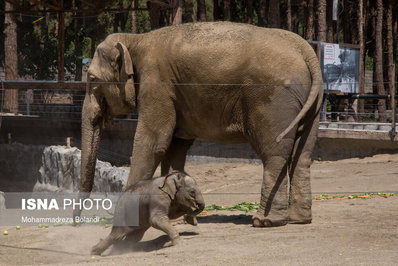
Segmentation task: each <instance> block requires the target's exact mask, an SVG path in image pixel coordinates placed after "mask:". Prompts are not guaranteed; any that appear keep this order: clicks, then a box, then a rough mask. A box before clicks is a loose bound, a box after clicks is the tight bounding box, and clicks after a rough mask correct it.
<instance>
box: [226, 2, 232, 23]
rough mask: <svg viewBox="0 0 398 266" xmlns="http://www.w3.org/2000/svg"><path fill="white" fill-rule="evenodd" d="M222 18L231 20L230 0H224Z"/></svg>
mask: <svg viewBox="0 0 398 266" xmlns="http://www.w3.org/2000/svg"><path fill="white" fill-rule="evenodd" d="M224 20H225V21H231V3H230V0H224Z"/></svg>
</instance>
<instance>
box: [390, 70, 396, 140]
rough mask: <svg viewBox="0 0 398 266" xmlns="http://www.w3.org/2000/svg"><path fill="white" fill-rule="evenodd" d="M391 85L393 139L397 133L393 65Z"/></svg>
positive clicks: (391, 133)
mask: <svg viewBox="0 0 398 266" xmlns="http://www.w3.org/2000/svg"><path fill="white" fill-rule="evenodd" d="M391 82H392V87H391V91H390V94H391V132H390V135H391V138H392V139H394V137H395V135H397V129H396V110H395V65H393V71H392V79H391Z"/></svg>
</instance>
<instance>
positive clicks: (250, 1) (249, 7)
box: [246, 0, 254, 24]
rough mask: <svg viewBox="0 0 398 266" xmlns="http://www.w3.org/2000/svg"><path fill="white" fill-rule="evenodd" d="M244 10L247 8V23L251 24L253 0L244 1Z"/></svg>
mask: <svg viewBox="0 0 398 266" xmlns="http://www.w3.org/2000/svg"><path fill="white" fill-rule="evenodd" d="M246 10H247V23H248V24H253V15H254V13H253V0H247V1H246Z"/></svg>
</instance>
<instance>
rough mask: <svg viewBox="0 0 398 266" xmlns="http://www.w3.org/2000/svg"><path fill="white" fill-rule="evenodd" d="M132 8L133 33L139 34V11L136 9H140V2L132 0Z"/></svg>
mask: <svg viewBox="0 0 398 266" xmlns="http://www.w3.org/2000/svg"><path fill="white" fill-rule="evenodd" d="M131 7H132V9H133V10H132V11H131V32H132V33H137V11H136V10H134V9H135V8H137V7H138V0H132V1H131Z"/></svg>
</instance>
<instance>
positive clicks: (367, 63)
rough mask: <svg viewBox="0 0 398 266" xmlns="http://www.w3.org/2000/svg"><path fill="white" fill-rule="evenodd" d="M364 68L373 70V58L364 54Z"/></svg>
mask: <svg viewBox="0 0 398 266" xmlns="http://www.w3.org/2000/svg"><path fill="white" fill-rule="evenodd" d="M365 70H373V58H372V57H369V56H365Z"/></svg>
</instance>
